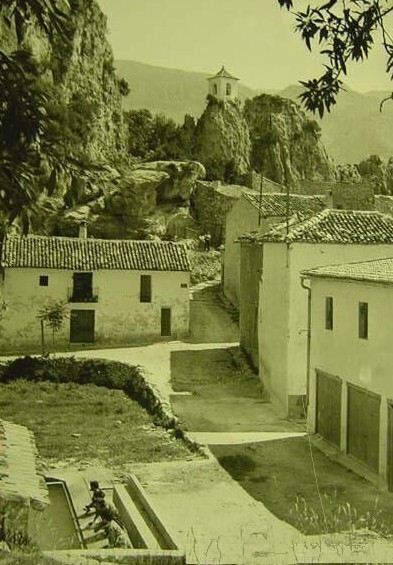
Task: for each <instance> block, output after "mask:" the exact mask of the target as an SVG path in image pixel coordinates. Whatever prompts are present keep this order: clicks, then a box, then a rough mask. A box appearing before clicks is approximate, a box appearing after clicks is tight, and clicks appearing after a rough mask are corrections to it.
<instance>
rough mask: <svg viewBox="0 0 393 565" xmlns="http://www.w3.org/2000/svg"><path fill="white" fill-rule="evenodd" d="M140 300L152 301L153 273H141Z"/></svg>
mask: <svg viewBox="0 0 393 565" xmlns="http://www.w3.org/2000/svg"><path fill="white" fill-rule="evenodd" d="M140 301H141V302H151V275H141V288H140Z"/></svg>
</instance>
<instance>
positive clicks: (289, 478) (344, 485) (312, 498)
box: [211, 437, 393, 535]
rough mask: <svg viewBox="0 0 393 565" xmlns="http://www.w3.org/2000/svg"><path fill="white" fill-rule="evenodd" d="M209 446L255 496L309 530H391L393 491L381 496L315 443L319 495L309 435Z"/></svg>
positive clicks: (371, 486) (271, 509)
mask: <svg viewBox="0 0 393 565" xmlns="http://www.w3.org/2000/svg"><path fill="white" fill-rule="evenodd" d="M211 449H212V451H213V453H214V455H215V456H216V457H217V458H218V460H219V462H220V463H221V465H222V466H223V467H224V468H225V469H226V470H227V471H228V472H229V473H230V474H231V475H232V477H233V478H234V479H235V480H237V481H238V482H239V483H240V484H241V485H242V487H243V488H244V489H245V490H246V491H247V492H248V493H249V494H250V495H251V496H252V497H253V498H255V499H256V500H259V501H261V502H262V503H263V504H264V505H265V506H266V507H267V508H268V509H269V510H270V511H271V512H272V513H273V514H275V515H276V516H277V517H278V518H280V519H281V520H284V521H285V522H288V523H290V524H292V525H293V526H295V527H296V528H298V529H299V530H300V531H302V532H303V533H305V534H323V533H326V532H333V531H347V530H352V529H359V528H360V529H370V530H373V531H376V532H377V533H379V534H383V535H386V534H387V533H389V534H391V533H393V495H392V494H390V493H384V494H383V495H381V494H380V493H379V492H378V489H377V488H376V487H375V486H374V485H372V484H371V483H369V482H368V481H366V480H365V479H362V478H361V477H359V476H358V475H355V474H354V473H353V472H352V471H349V470H348V469H346V468H344V467H343V466H341V465H340V464H338V463H336V462H334V461H332V460H330V459H329V458H328V457H326V455H324V454H323V453H322V452H320V451H319V450H317V449H316V448H313V451H312V452H313V459H314V464H315V470H316V476H317V479H318V487H319V491H320V495H321V499H320V498H319V494H318V489H317V485H316V481H315V475H314V472H313V465H312V461H311V457H310V451H309V445H308V440H307V438H304V437H301V438H292V439H288V440H278V441H269V442H264V443H256V444H249V445H232V446H212V448H211ZM321 501H322V505H321Z"/></svg>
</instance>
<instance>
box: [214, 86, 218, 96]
mask: <svg viewBox="0 0 393 565" xmlns="http://www.w3.org/2000/svg"><path fill="white" fill-rule="evenodd" d="M213 94H214V96H217V94H218V87H217V85H216V84H213Z"/></svg>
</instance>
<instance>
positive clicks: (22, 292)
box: [0, 269, 189, 353]
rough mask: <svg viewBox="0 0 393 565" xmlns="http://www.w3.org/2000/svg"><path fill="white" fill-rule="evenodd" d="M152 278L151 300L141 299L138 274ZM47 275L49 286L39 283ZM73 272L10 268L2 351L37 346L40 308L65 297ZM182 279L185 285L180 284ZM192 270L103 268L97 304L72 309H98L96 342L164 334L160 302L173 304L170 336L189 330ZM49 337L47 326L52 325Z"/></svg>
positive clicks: (65, 339)
mask: <svg viewBox="0 0 393 565" xmlns="http://www.w3.org/2000/svg"><path fill="white" fill-rule="evenodd" d="M141 274H150V275H151V277H152V302H151V303H140V301H139V292H140V275H141ZM40 275H48V276H49V286H48V287H41V286H39V276H40ZM72 275H73V271H68V270H55V269H50V270H44V269H6V270H5V278H4V281H3V283H2V294H3V295H4V298H5V300H6V301H7V303H8V305H9V306H8V309H7V312H6V314H5V316H4V319H3V321H2V322H1V323H0V350H1V351H2V352H3V353H5V352H7V351H14V350H21V349H23V348H26V347H27V348H28V349H39V348H40V343H41V341H40V340H41V336H40V323H39V321H38V320H37V312H38V310H39V308H40V306H41V305H42V304H44V303H45V302H46V301H48V300H49V299H55V300H67V298H68V289H70V288H72V282H73V281H72ZM181 284H186V285H187V287H186V288H182V287H181ZM188 287H189V274H188V273H179V272H166V271H165V272H161V271H143V272H142V271H141V272H137V271H115V270H107V271H106V270H105V271H104V270H102V271H95V272H94V274H93V289H97V292H98V302H96V303H72V304H71V303H69V304H68V305H67V307H68V308H69V309H75V310H76V309H82V310H83V309H94V310H95V312H96V315H95V317H96V319H95V329H96V336H95V337H96V343H97V344H103V345H104V344H108V345H110V344H113V345H115V344H118V345H120V344H122V345H123V344H124V345H126V344H130V343H133V342H135V341H138V340H144V341H151V340H154V339H156V338H159V337H160V333H161V324H160V316H161V307H170V308H172V338H177V337H180V336H182V335H185V334H187V333H188V325H189V288H188ZM47 333H48V336H49V329H48V332H47ZM57 342H58V344H59V346H61V347H62V348H65V347H67V346H68V345H69V321H67V322H66V323H65V324H64V327H63V329H62V330H61V331H60V332H59V334H58V337H57Z"/></svg>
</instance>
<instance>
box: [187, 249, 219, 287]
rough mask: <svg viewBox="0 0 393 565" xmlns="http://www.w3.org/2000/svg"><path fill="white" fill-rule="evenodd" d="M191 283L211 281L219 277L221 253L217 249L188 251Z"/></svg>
mask: <svg viewBox="0 0 393 565" xmlns="http://www.w3.org/2000/svg"><path fill="white" fill-rule="evenodd" d="M189 257H190V263H191V277H190V280H191V284H198V283H200V282H204V281H211V280H214V279H219V278H220V277H221V254H220V252H219V251H215V250H214V249H212V250H211V251H190V255H189Z"/></svg>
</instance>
